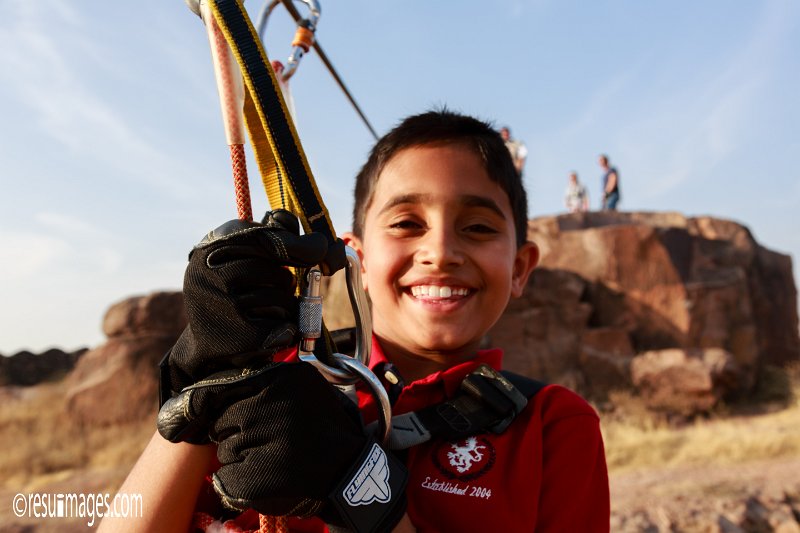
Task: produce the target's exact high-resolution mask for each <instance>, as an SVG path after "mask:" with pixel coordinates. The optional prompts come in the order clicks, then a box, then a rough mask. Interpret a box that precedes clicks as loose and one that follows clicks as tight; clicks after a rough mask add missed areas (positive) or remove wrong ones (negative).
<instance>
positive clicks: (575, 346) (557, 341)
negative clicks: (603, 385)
mask: <svg viewBox="0 0 800 533" xmlns="http://www.w3.org/2000/svg"><path fill="white" fill-rule="evenodd" d="M586 286H587V284H586V282H585V281H584V280H583V279H581V278H580V276H577V275H575V274H573V273H570V272H565V271H558V270H550V269H547V268H542V269H538V270H535V271H534V272H533V275H532V276H531V280H530V281H529V282H528V286H527V287H526V288H525V291H524V292H523V295H522V296H521V297H520V298H519V299H515V300H512V301H511V303H510V304H509V307H508V309H507V311H506V313H505V314H504V315H503V316H502V317H501V318H500V320H499V321H498V322H497V324H495V326H494V327H493V328H492V329H491V330H490V332H489V334H488V340H487V344H490V345H493V346H500V347H502V348H504V349H505V356H504V363H503V364H504V366H505V368H507V369H508V370H511V371H513V372H518V373H520V374H524V375H527V376H531V377H535V378H537V379H544V380H547V381H551V382H555V383H560V384H563V385H566V386H569V387H571V388H575V389H579V390H580V389H582V388H583V386H584V378H583V374H582V373H581V372H580V371H579V365H578V357H579V355H580V349H581V332H582V331H583V330H584V329H585V328H586V324H587V321H588V319H589V315H590V313H591V308H590V306H589V305H588V304H587V303H586V302H584V301H583V298H584V295H585V290H586Z"/></svg>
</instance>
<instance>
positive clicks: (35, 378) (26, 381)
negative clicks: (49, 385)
mask: <svg viewBox="0 0 800 533" xmlns="http://www.w3.org/2000/svg"><path fill="white" fill-rule="evenodd" d="M84 353H86V348H81V349H79V350H75V351H74V352H65V351H63V350H59V349H57V348H51V349H50V350H47V351H45V352H42V353H40V354H33V353H31V352H28V351H22V352H18V353H16V354H14V355H12V356H10V357H4V356H2V355H0V387H1V386H5V385H20V386H30V385H36V384H38V383H42V382H44V381H52V380H56V379H61V378H63V377H64V376H65V375H66V374H67V373H68V372H69V371H70V370H72V368H73V367H74V366H75V363H77V362H78V359H80V357H81V356H82V355H83V354H84Z"/></svg>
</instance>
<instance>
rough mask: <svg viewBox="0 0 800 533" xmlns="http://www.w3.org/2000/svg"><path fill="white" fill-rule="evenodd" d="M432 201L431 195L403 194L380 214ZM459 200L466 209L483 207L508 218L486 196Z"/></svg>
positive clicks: (503, 217) (470, 195)
mask: <svg viewBox="0 0 800 533" xmlns="http://www.w3.org/2000/svg"><path fill="white" fill-rule="evenodd" d="M431 199H432V197H431V195H429V194H420V193H409V194H401V195H398V196H395V197H394V198H392V199H391V200H389V201H388V202H386V204H385V205H384V206H383V209H381V210H380V213H378V214H383V213H385V212H386V211H389V210H390V209H392V208H393V207H397V206H398V205H403V204H424V203H425V202H428V201H430V200H431ZM459 200H460V202H461V204H462V205H464V206H465V207H483V208H486V209H488V210H490V211H492V212H493V213H495V214H496V215H497V216H499V217H501V218H502V219H503V220H505V218H506V216H505V214H503V211H502V210H501V209H500V207H499V206H498V205H497V203H496V202H495V201H494V200H492V199H491V198H487V197H485V196H478V195H474V194H464V195H461V196H460V197H459Z"/></svg>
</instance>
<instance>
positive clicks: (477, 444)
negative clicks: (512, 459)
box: [433, 436, 497, 481]
mask: <svg viewBox="0 0 800 533" xmlns="http://www.w3.org/2000/svg"><path fill="white" fill-rule="evenodd" d="M496 455H497V454H496V452H495V449H494V446H492V443H491V442H489V440H488V439H486V438H485V437H480V436H477V437H469V438H468V439H466V440H462V441H458V442H451V443H450V442H445V443H442V444H441V445H439V446H438V447H437V449H436V450H435V451H434V452H433V464H435V465H436V467H437V468H438V469H439V471H441V472H442V474H444V475H445V476H447V477H448V478H449V479H455V480H459V481H470V480H472V479H477V478H479V477H481V476H482V475H484V474H485V473H486V472H488V471H489V470H490V469H491V468H492V466H494V462H495V459H496Z"/></svg>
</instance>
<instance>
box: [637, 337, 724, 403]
mask: <svg viewBox="0 0 800 533" xmlns="http://www.w3.org/2000/svg"><path fill="white" fill-rule="evenodd" d="M738 378H739V371H738V368H737V366H736V364H735V362H734V360H733V357H732V356H731V354H729V353H728V352H726V351H725V350H722V349H720V348H706V349H696V350H683V349H678V348H673V349H667V350H653V351H649V352H645V353H643V354H641V355H638V356H636V357H634V358H633V361H632V362H631V380H632V382H633V384H634V386H635V387H636V388H637V389H638V391H639V393H640V394H641V396H642V397H643V398H644V400H645V402H646V403H647V405H648V406H650V407H652V408H655V409H659V410H665V411H669V412H673V413H679V414H683V415H692V414H696V413H700V412H704V411H708V410H709V409H711V408H712V407H713V406H714V405H716V404H717V403H718V402H719V401H720V400H721V399H722V398H724V397H725V396H726V395H727V394H729V393H730V392H731V391H733V390H736V389H737V387H738Z"/></svg>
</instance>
